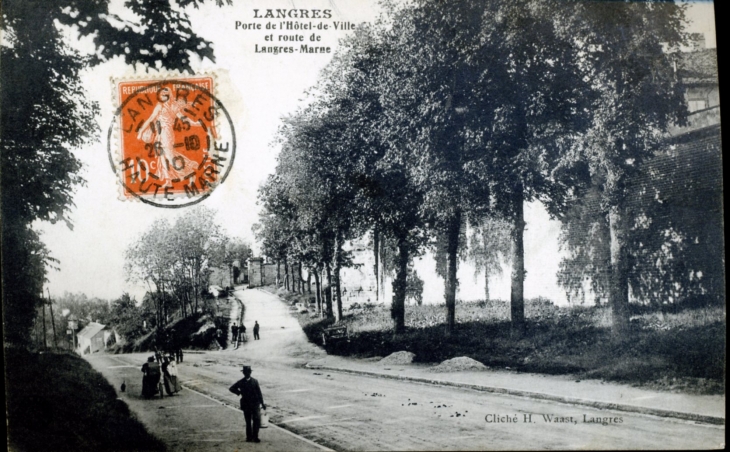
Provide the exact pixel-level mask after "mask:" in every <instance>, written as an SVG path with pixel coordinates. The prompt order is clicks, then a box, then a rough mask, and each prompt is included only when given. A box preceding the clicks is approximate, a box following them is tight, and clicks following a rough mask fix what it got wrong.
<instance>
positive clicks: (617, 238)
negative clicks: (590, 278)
mask: <svg viewBox="0 0 730 452" xmlns="http://www.w3.org/2000/svg"><path fill="white" fill-rule="evenodd" d="M608 223H609V228H610V230H611V232H610V234H611V264H610V265H609V275H610V276H609V278H610V281H609V282H610V284H609V303H610V305H611V316H612V320H613V325H612V328H611V333H612V339H613V340H614V341H618V342H620V341H622V340H624V339H626V337H627V334H628V332H629V318H630V314H629V279H628V259H627V248H626V236H627V231H628V228H627V227H626V217H625V214H624V212H623V209H622V208H621V207H619V206H612V207H611V208H610V210H609V213H608Z"/></svg>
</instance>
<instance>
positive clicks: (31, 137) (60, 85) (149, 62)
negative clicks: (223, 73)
mask: <svg viewBox="0 0 730 452" xmlns="http://www.w3.org/2000/svg"><path fill="white" fill-rule="evenodd" d="M200 3H201V0H175V1H172V0H171V1H159V2H149V3H140V2H128V3H127V4H126V6H127V7H128V8H129V9H130V11H131V12H132V16H133V17H134V18H133V19H122V18H121V17H118V16H116V15H114V14H110V13H109V2H107V1H99V2H76V1H61V2H47V1H43V0H31V1H18V0H9V1H5V2H3V6H2V15H1V16H0V28H2V36H3V42H2V45H1V46H0V59H1V60H2V62H3V63H2V65H0V80H2V83H0V104H1V105H2V112H1V113H0V124H1V129H0V130H1V131H2V140H0V164H1V165H2V181H1V184H0V192H1V194H0V196H1V198H0V199H1V207H2V245H3V266H2V280H3V310H4V319H5V325H6V328H5V329H4V331H5V340H6V341H8V342H10V343H18V344H28V343H29V340H30V327H31V324H32V322H33V318H34V315H35V314H34V313H35V311H36V310H35V307H36V306H39V303H41V298H40V295H39V294H40V288H41V287H42V285H43V283H44V280H45V272H46V269H45V266H46V265H52V264H53V263H54V261H53V260H51V259H50V256H49V255H48V252H47V250H46V249H45V247H44V246H43V245H42V243H41V242H40V239H39V237H38V234H37V233H35V232H34V231H33V230H32V226H31V224H32V223H33V221H35V220H41V221H50V222H56V221H64V222H65V223H66V224H67V225H69V227H71V220H70V211H71V209H72V207H73V199H72V198H73V193H74V190H75V189H76V187H78V186H81V185H83V183H84V181H83V179H82V177H81V176H80V175H79V170H80V169H81V166H82V165H81V162H80V161H79V160H78V159H77V158H76V157H75V156H74V155H73V154H72V151H71V150H72V149H73V148H78V147H81V146H84V145H86V144H88V143H90V142H91V141H93V140H95V139H96V138H97V136H96V134H97V133H98V126H97V124H96V122H95V119H94V118H95V116H96V115H97V112H98V107H97V105H95V104H94V103H93V102H90V101H88V100H87V99H86V97H85V93H84V89H83V86H82V84H81V82H80V80H79V72H80V71H81V70H82V69H84V68H86V67H88V66H89V65H94V64H98V63H100V62H102V61H106V60H109V59H111V58H113V57H115V56H123V57H124V59H125V61H126V62H127V63H128V64H130V65H135V64H140V65H142V66H144V67H148V68H153V69H157V68H167V69H177V70H181V71H191V67H190V56H191V55H197V56H200V57H201V58H210V59H212V58H213V54H212V48H211V44H210V43H209V42H208V41H205V40H204V39H201V38H200V37H198V36H197V35H196V34H195V33H194V32H193V30H192V29H191V28H190V22H189V20H188V16H187V14H186V13H185V12H184V10H182V9H181V8H183V7H186V6H189V5H193V6H195V7H197V6H198V5H199V4H200ZM218 3H219V4H221V3H222V2H221V0H218ZM63 27H71V28H72V29H73V30H74V31H75V32H76V33H77V34H78V35H79V36H82V37H83V36H91V37H92V41H93V43H94V45H95V48H96V50H97V52H96V53H95V54H93V55H90V56H82V55H80V54H79V53H78V52H77V51H75V50H74V49H72V48H70V47H69V46H68V45H67V43H66V42H65V40H64V39H65V38H64V34H63V30H62V28H63Z"/></svg>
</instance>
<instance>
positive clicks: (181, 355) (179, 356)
mask: <svg viewBox="0 0 730 452" xmlns="http://www.w3.org/2000/svg"><path fill="white" fill-rule="evenodd" d="M177 360H178V362H179V363H181V362H183V352H182V349H181V348H178V349H177Z"/></svg>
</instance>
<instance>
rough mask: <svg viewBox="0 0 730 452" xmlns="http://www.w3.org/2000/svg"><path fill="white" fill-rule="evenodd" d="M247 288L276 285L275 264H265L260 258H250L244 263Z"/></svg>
mask: <svg viewBox="0 0 730 452" xmlns="http://www.w3.org/2000/svg"><path fill="white" fill-rule="evenodd" d="M246 264H247V266H246V267H247V269H248V287H261V286H268V285H271V284H276V275H277V269H276V264H273V263H267V262H266V261H264V259H263V258H262V257H251V258H249V259H248V260H247V261H246Z"/></svg>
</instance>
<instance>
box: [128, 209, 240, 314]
mask: <svg viewBox="0 0 730 452" xmlns="http://www.w3.org/2000/svg"><path fill="white" fill-rule="evenodd" d="M251 255H252V253H251V247H250V246H249V244H248V243H246V242H244V241H243V240H241V239H238V238H231V237H229V236H227V235H226V234H225V233H224V232H223V230H222V228H221V227H220V225H218V224H217V222H216V219H215V211H214V210H212V209H210V208H206V207H203V206H196V207H193V208H191V209H187V210H186V211H185V212H184V213H183V214H182V215H181V216H180V217H178V218H177V220H175V222H174V223H172V224H171V223H170V222H168V221H167V220H165V219H162V220H158V221H156V222H155V223H153V224H152V226H151V227H150V228H149V229H147V230H146V231H145V232H144V233H143V234H142V235H141V236H140V237H139V239H137V241H136V242H134V243H133V244H131V245H130V246H129V248H128V249H127V251H126V255H125V259H126V266H125V269H126V272H127V275H128V279H129V280H130V281H137V282H144V283H146V284H147V285H148V287H149V291H148V294H147V297H149V298H150V301H151V302H152V303H153V305H154V306H155V308H154V312H155V313H156V318H155V321H154V325H156V326H162V325H165V324H166V323H167V322H168V321H169V320H170V318H171V315H172V314H173V313H175V312H178V311H179V313H180V315H181V316H183V317H187V316H189V315H191V314H193V313H196V312H199V311H201V310H203V309H204V307H205V306H204V303H203V301H204V299H205V298H204V296H205V295H207V294H208V289H209V279H210V275H211V273H212V272H213V270H214V269H216V268H218V269H224V270H225V271H230V272H233V269H234V265H235V264H237V267H238V268H239V269H240V268H242V267H243V265H245V263H246V260H247V259H248V258H249V257H251Z"/></svg>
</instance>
